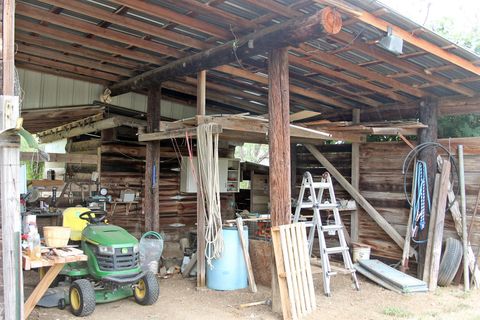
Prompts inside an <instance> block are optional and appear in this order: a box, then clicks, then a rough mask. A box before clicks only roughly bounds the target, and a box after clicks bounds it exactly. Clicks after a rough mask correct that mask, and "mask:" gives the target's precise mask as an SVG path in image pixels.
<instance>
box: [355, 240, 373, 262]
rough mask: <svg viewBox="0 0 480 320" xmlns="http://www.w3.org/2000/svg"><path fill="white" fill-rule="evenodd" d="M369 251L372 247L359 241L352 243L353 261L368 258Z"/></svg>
mask: <svg viewBox="0 0 480 320" xmlns="http://www.w3.org/2000/svg"><path fill="white" fill-rule="evenodd" d="M371 251H372V247H370V246H368V245H365V244H361V243H354V244H353V262H358V261H360V260H368V259H370V253H371Z"/></svg>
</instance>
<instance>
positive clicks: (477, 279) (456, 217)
mask: <svg viewBox="0 0 480 320" xmlns="http://www.w3.org/2000/svg"><path fill="white" fill-rule="evenodd" d="M437 163H438V167H439V168H441V167H442V166H443V159H442V158H441V157H440V156H438V157H437ZM447 196H448V207H449V208H450V213H451V214H452V218H453V222H454V224H455V230H457V234H458V235H459V236H460V237H462V234H463V232H462V214H461V212H460V207H459V204H458V201H457V199H456V196H455V193H454V192H453V190H452V187H451V182H449V185H448V195H447ZM467 257H468V267H469V269H470V272H471V273H472V275H473V276H472V278H473V280H474V283H475V288H477V289H478V288H480V270H479V269H478V266H477V263H476V260H477V258H476V255H475V254H474V252H473V249H472V246H471V244H470V243H468V249H467Z"/></svg>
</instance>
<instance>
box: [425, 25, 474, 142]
mask: <svg viewBox="0 0 480 320" xmlns="http://www.w3.org/2000/svg"><path fill="white" fill-rule="evenodd" d="M457 24H458V21H457ZM457 24H456V23H455V21H453V19H452V17H443V18H441V19H439V20H437V21H435V22H433V23H432V30H433V31H435V32H436V33H438V34H440V35H442V36H444V37H445V38H447V39H448V40H450V41H452V42H454V43H455V44H457V45H459V46H461V47H463V48H465V49H468V50H470V51H472V52H474V53H476V54H477V55H480V25H478V24H477V25H476V26H474V27H473V28H472V29H471V30H470V31H469V32H464V31H461V30H459V29H458V28H457ZM438 136H439V138H456V137H478V136H480V115H477V114H467V115H455V116H445V117H441V118H440V119H439V121H438Z"/></svg>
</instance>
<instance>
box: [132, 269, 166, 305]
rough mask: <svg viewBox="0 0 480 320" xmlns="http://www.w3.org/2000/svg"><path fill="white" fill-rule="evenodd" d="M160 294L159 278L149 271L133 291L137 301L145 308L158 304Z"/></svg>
mask: <svg viewBox="0 0 480 320" xmlns="http://www.w3.org/2000/svg"><path fill="white" fill-rule="evenodd" d="M159 294H160V287H159V286H158V281H157V277H156V276H155V275H154V274H153V272H151V271H147V273H145V275H144V276H143V278H142V279H140V280H139V281H138V282H137V284H136V285H135V288H134V290H133V295H134V296H135V301H137V303H138V304H141V305H143V306H149V305H152V304H154V303H155V302H157V299H158V295H159Z"/></svg>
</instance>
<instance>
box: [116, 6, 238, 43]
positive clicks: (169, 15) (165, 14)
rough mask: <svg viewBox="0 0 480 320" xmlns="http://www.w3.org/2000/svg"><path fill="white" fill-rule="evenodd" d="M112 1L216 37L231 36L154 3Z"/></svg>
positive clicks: (210, 25) (222, 30)
mask: <svg viewBox="0 0 480 320" xmlns="http://www.w3.org/2000/svg"><path fill="white" fill-rule="evenodd" d="M111 1H112V2H114V3H117V4H121V5H124V6H126V7H129V8H131V9H134V10H137V11H140V12H143V13H146V14H148V15H153V16H156V17H159V18H161V19H163V20H166V21H170V22H174V23H177V24H179V25H183V26H185V27H188V28H189V29H194V30H197V31H200V32H203V33H206V34H209V35H212V36H214V37H217V38H232V34H231V32H229V31H226V30H224V29H222V28H219V27H217V26H214V25H212V24H210V23H208V22H205V21H201V20H198V19H194V18H192V17H189V16H186V15H183V14H180V13H177V12H175V11H172V10H169V9H167V8H165V7H162V6H159V5H154V4H151V3H148V2H146V1H131V0H111Z"/></svg>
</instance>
